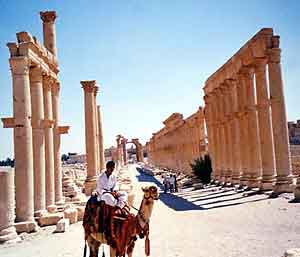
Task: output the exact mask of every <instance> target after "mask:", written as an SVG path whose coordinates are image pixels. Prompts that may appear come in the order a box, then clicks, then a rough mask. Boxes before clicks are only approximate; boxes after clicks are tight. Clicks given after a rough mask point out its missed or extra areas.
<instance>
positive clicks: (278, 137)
mask: <svg viewBox="0 0 300 257" xmlns="http://www.w3.org/2000/svg"><path fill="white" fill-rule="evenodd" d="M272 41H273V42H272V43H273V47H274V48H272V49H269V58H268V71H269V84H270V98H271V109H272V125H273V136H274V150H275V160H276V172H277V176H276V183H275V187H274V191H275V192H276V193H282V192H291V191H292V188H291V183H292V167H291V158H290V150H289V137H288V129H287V119H286V110H285V101H284V93H283V82H282V74H281V65H280V53H281V49H280V48H279V37H273V39H272Z"/></svg>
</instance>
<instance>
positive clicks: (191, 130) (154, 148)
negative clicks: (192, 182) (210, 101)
mask: <svg viewBox="0 0 300 257" xmlns="http://www.w3.org/2000/svg"><path fill="white" fill-rule="evenodd" d="M163 124H164V125H165V126H164V127H163V128H162V129H161V130H160V131H158V132H156V133H154V134H153V136H152V137H151V139H150V141H149V142H147V144H146V149H147V153H148V161H149V162H150V163H151V164H153V165H157V166H160V167H165V168H170V169H174V170H180V171H183V172H185V173H190V172H191V167H190V163H192V162H193V160H195V159H196V158H199V157H200V156H203V155H204V154H205V153H206V140H205V139H206V136H205V128H204V127H205V123H204V113H203V108H202V107H200V108H199V109H198V110H197V112H195V113H194V114H192V115H191V116H190V117H188V118H186V119H183V115H182V114H180V113H173V114H172V115H171V116H170V117H168V118H167V119H166V120H165V121H164V122H163Z"/></svg>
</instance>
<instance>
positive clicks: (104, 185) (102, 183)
mask: <svg viewBox="0 0 300 257" xmlns="http://www.w3.org/2000/svg"><path fill="white" fill-rule="evenodd" d="M114 169H115V163H114V162H113V161H108V162H107V163H106V170H105V171H104V172H102V173H101V174H100V175H99V177H98V180H97V186H96V191H97V195H98V196H97V199H98V201H104V202H105V203H106V204H108V205H110V206H117V207H119V208H120V209H123V208H124V206H125V205H126V204H127V199H128V195H127V193H126V192H124V191H118V185H117V178H116V176H115V175H114V174H113V171H114Z"/></svg>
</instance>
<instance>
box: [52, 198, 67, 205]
mask: <svg viewBox="0 0 300 257" xmlns="http://www.w3.org/2000/svg"><path fill="white" fill-rule="evenodd" d="M65 203H66V202H65V199H62V200H60V201H57V202H55V205H57V206H61V205H64V204H65Z"/></svg>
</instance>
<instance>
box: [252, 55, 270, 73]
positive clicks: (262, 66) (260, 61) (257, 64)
mask: <svg viewBox="0 0 300 257" xmlns="http://www.w3.org/2000/svg"><path fill="white" fill-rule="evenodd" d="M267 63H268V59H267V58H265V57H258V58H255V59H254V69H255V72H264V71H265V70H266V65H267Z"/></svg>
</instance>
